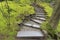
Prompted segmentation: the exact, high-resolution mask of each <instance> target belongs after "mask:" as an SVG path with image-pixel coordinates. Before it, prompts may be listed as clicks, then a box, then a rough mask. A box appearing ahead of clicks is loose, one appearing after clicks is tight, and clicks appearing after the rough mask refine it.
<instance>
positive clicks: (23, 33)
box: [17, 31, 44, 37]
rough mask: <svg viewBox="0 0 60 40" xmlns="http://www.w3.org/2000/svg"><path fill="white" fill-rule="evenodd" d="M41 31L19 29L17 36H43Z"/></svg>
mask: <svg viewBox="0 0 60 40" xmlns="http://www.w3.org/2000/svg"><path fill="white" fill-rule="evenodd" d="M43 36H44V35H43V33H42V32H41V31H19V32H18V34H17V37H43Z"/></svg>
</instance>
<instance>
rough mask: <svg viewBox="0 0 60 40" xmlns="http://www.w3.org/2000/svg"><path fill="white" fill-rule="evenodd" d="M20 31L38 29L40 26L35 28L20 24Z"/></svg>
mask: <svg viewBox="0 0 60 40" xmlns="http://www.w3.org/2000/svg"><path fill="white" fill-rule="evenodd" d="M20 31H40V28H39V29H37V28H32V27H29V26H22V28H21V29H20Z"/></svg>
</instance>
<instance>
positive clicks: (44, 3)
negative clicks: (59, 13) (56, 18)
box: [39, 2, 53, 17]
mask: <svg viewBox="0 0 60 40" xmlns="http://www.w3.org/2000/svg"><path fill="white" fill-rule="evenodd" d="M39 5H40V6H42V7H43V8H44V10H45V11H46V12H47V14H48V16H49V17H50V16H51V14H52V12H53V8H52V7H51V6H50V5H49V4H48V3H46V2H40V3H39Z"/></svg>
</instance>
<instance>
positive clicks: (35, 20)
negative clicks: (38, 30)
mask: <svg viewBox="0 0 60 40" xmlns="http://www.w3.org/2000/svg"><path fill="white" fill-rule="evenodd" d="M30 20H31V21H33V22H35V23H38V24H41V23H42V22H43V21H41V20H38V19H33V18H31V19H30Z"/></svg>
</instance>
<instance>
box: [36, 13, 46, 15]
mask: <svg viewBox="0 0 60 40" xmlns="http://www.w3.org/2000/svg"><path fill="white" fill-rule="evenodd" d="M36 15H46V14H45V13H36Z"/></svg>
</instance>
